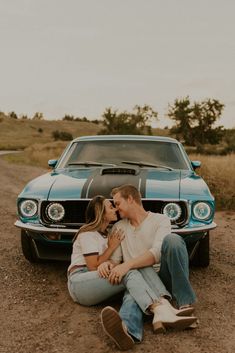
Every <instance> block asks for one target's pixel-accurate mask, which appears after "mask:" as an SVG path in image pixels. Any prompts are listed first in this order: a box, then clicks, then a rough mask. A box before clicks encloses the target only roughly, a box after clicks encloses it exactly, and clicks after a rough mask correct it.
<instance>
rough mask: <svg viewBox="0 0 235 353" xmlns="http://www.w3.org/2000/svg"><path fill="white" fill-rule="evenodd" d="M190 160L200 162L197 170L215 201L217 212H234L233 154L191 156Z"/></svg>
mask: <svg viewBox="0 0 235 353" xmlns="http://www.w3.org/2000/svg"><path fill="white" fill-rule="evenodd" d="M189 157H190V159H191V160H200V161H201V162H202V166H201V168H200V169H198V170H197V173H198V174H199V175H201V176H202V177H203V178H204V180H205V181H206V183H207V184H208V186H209V188H210V190H211V193H212V194H213V195H214V197H215V200H216V209H217V210H235V188H234V185H235V154H230V155H227V156H204V155H199V154H193V155H190V156H189Z"/></svg>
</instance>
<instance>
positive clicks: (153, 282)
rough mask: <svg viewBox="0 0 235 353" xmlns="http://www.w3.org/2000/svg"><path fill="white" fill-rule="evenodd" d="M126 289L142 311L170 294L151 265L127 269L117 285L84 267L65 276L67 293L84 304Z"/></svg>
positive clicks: (105, 298) (92, 303)
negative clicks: (66, 277) (137, 268)
mask: <svg viewBox="0 0 235 353" xmlns="http://www.w3.org/2000/svg"><path fill="white" fill-rule="evenodd" d="M145 278H146V279H145ZM125 289H128V291H129V293H130V294H131V296H132V297H133V298H134V300H135V301H136V302H137V303H138V305H139V306H140V307H141V309H142V311H143V312H144V313H147V309H148V307H149V306H150V305H151V304H152V303H153V302H155V301H159V299H160V297H161V296H168V297H171V295H170V293H169V292H168V291H167V290H166V287H165V286H164V284H163V283H162V281H161V279H160V278H159V276H158V274H157V273H156V272H155V271H154V269H153V268H152V267H146V268H142V269H139V270H131V271H129V272H128V273H127V274H126V275H125V277H124V278H123V281H122V282H121V283H120V284H118V285H116V284H115V285H112V284H111V283H110V282H109V281H108V280H107V279H104V278H101V277H100V276H99V275H98V272H97V271H88V269H87V268H86V267H85V268H79V269H77V270H75V271H74V272H72V273H71V274H70V275H69V276H68V290H69V293H70V296H71V297H72V299H73V300H74V301H75V302H78V303H79V304H82V305H86V306H91V305H96V304H99V303H101V302H103V301H105V300H107V299H109V298H111V297H112V296H114V295H115V294H117V293H120V292H121V291H123V290H125Z"/></svg>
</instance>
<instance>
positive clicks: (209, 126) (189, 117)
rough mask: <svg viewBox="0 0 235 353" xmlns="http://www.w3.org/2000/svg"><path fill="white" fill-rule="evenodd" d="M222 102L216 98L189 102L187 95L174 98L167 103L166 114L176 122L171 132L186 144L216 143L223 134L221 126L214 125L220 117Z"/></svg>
mask: <svg viewBox="0 0 235 353" xmlns="http://www.w3.org/2000/svg"><path fill="white" fill-rule="evenodd" d="M223 108H224V104H222V103H220V102H219V100H216V99H206V100H204V101H201V102H194V103H193V104H191V102H190V99H189V97H188V96H187V97H186V98H183V99H181V100H179V99H176V100H175V102H174V105H172V106H171V105H169V110H168V116H169V118H171V119H172V120H174V121H175V122H176V124H175V126H173V128H172V129H171V132H173V133H174V134H176V137H177V138H180V139H183V140H184V142H185V143H186V144H188V145H192V146H199V145H204V144H206V143H209V144H217V143H219V142H220V140H221V139H222V136H223V127H222V126H218V127H214V124H215V122H216V121H217V120H218V119H219V118H220V117H221V114H222V111H223Z"/></svg>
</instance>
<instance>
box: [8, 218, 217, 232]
mask: <svg viewBox="0 0 235 353" xmlns="http://www.w3.org/2000/svg"><path fill="white" fill-rule="evenodd" d="M15 226H16V227H18V228H21V229H24V230H28V231H31V232H34V233H44V234H45V233H49V234H55V233H56V234H58V233H60V234H76V233H77V231H78V229H68V228H60V227H57V228H56V227H53V228H49V227H45V226H43V225H41V224H33V223H23V222H21V221H19V220H18V221H16V222H15ZM216 226H217V224H216V223H215V222H212V223H210V224H208V225H202V226H201V227H193V228H182V229H178V228H173V227H172V233H176V234H192V233H202V232H208V231H209V230H212V229H214V228H216Z"/></svg>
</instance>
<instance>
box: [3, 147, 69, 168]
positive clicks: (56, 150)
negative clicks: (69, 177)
mask: <svg viewBox="0 0 235 353" xmlns="http://www.w3.org/2000/svg"><path fill="white" fill-rule="evenodd" d="M67 144H68V141H67V142H66V141H55V142H49V143H46V144H34V145H31V146H29V147H28V148H26V149H25V150H24V151H23V152H22V153H17V154H9V155H6V156H4V158H5V159H6V160H8V161H9V162H12V163H19V164H28V165H36V166H39V167H43V168H48V163H47V162H48V160H49V159H58V158H59V157H60V155H61V153H62V152H63V150H64V149H65V147H66V146H67Z"/></svg>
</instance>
